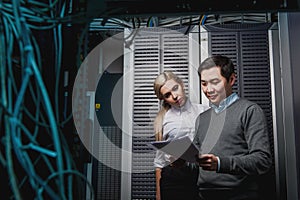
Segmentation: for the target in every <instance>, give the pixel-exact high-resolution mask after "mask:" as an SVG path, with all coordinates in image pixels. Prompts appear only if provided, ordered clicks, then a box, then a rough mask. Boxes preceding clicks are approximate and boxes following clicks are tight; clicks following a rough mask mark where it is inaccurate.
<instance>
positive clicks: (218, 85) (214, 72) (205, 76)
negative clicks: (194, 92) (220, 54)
mask: <svg viewBox="0 0 300 200" xmlns="http://www.w3.org/2000/svg"><path fill="white" fill-rule="evenodd" d="M234 82H235V76H234V74H232V76H231V77H230V80H229V82H228V81H227V80H226V78H225V77H223V76H222V75H221V69H220V67H217V66H216V67H212V68H210V69H205V70H203V71H202V72H201V88H202V91H203V93H204V94H205V96H206V97H207V98H208V99H209V101H210V102H211V103H213V104H214V105H217V106H218V105H219V104H220V102H221V101H222V100H223V99H225V98H226V97H227V96H229V95H230V94H231V93H232V86H233V84H234Z"/></svg>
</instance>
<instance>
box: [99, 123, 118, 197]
mask: <svg viewBox="0 0 300 200" xmlns="http://www.w3.org/2000/svg"><path fill="white" fill-rule="evenodd" d="M101 128H102V131H103V133H104V134H103V133H100V130H98V132H97V136H96V137H95V139H97V140H98V141H99V143H98V145H99V146H98V148H99V149H98V151H99V155H100V156H99V158H100V160H102V161H103V160H104V161H106V162H105V163H109V160H112V161H111V162H114V163H117V164H118V166H116V165H115V167H116V168H120V166H121V162H116V161H120V160H121V150H120V148H116V147H115V146H111V145H108V144H107V143H105V142H104V141H106V140H105V139H104V137H107V138H108V139H109V141H111V142H112V143H114V144H115V145H116V146H117V147H120V146H121V139H122V137H121V136H122V135H121V130H120V129H119V128H118V127H117V126H102V127H101ZM94 165H95V166H97V176H98V178H97V179H96V181H97V183H96V188H97V189H96V190H95V191H96V199H99V200H100V199H101V200H113V199H120V190H121V189H120V188H121V184H120V183H121V181H120V178H121V172H120V171H119V170H117V169H112V168H110V167H109V166H106V165H105V164H102V163H101V162H95V163H94Z"/></svg>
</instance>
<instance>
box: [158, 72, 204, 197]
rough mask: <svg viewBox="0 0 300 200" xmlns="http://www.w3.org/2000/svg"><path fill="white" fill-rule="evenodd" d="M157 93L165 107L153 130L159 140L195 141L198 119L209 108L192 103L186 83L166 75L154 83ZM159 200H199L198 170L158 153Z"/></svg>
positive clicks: (188, 164)
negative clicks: (185, 139) (187, 93)
mask: <svg viewBox="0 0 300 200" xmlns="http://www.w3.org/2000/svg"><path fill="white" fill-rule="evenodd" d="M154 92H155V94H156V96H157V98H158V99H159V100H161V103H162V107H161V110H160V111H159V112H158V114H157V116H156V118H155V121H154V129H155V135H156V140H158V141H161V140H172V139H175V138H180V137H183V136H189V137H190V138H191V139H192V140H193V138H194V132H195V121H196V118H197V116H198V115H199V114H200V113H202V112H203V111H205V110H207V109H208V106H205V105H201V104H195V103H191V102H190V100H189V98H188V97H187V96H186V94H185V90H184V83H183V81H182V80H181V79H180V78H179V77H178V76H176V75H175V74H174V73H172V72H169V71H166V72H163V73H162V74H160V75H159V76H157V78H156V79H155V81H154ZM154 166H155V168H156V199H157V200H166V199H167V200H168V199H172V200H176V199H180V200H182V199H189V200H193V199H198V198H199V197H198V189H197V176H198V167H197V166H196V165H193V164H191V163H187V162H185V161H183V160H181V159H178V160H176V159H175V158H173V157H171V156H170V155H167V154H165V153H163V152H161V151H159V150H158V151H157V152H156V157H155V159H154Z"/></svg>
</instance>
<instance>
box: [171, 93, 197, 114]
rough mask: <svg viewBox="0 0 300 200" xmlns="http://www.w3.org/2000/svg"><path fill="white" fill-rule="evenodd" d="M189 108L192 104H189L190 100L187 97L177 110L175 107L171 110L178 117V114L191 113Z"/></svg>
mask: <svg viewBox="0 0 300 200" xmlns="http://www.w3.org/2000/svg"><path fill="white" fill-rule="evenodd" d="M191 107H192V103H191V101H190V99H189V98H188V97H187V98H186V102H185V104H184V105H183V106H182V107H180V108H177V107H175V106H172V107H171V109H172V110H173V112H175V113H176V114H178V115H180V113H182V112H185V111H188V112H190V111H191V109H190V108H191Z"/></svg>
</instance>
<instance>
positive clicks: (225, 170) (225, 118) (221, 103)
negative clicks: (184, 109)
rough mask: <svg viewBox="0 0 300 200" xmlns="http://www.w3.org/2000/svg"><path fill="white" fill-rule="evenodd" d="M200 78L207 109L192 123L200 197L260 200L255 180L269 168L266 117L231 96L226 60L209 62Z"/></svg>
mask: <svg viewBox="0 0 300 200" xmlns="http://www.w3.org/2000/svg"><path fill="white" fill-rule="evenodd" d="M198 72H199V75H200V79H201V88H202V91H203V93H204V94H205V95H206V97H207V98H208V99H209V101H210V104H211V108H210V109H209V110H207V111H205V112H203V113H201V114H200V115H199V116H198V118H197V120H196V136H195V139H194V142H195V144H196V145H198V147H199V148H200V154H199V156H198V164H199V166H200V172H199V177H198V183H197V184H198V187H199V190H200V195H201V196H202V198H203V199H205V200H216V199H220V200H227V199H228V200H229V199H230V200H238V199H243V200H244V199H249V200H250V199H251V200H256V199H260V197H259V193H258V183H257V178H258V176H260V175H262V174H265V173H267V172H268V170H269V169H270V167H271V165H272V158H271V150H270V144H269V138H268V130H267V123H266V119H265V116H264V112H263V110H262V109H261V108H260V107H259V106H258V105H257V104H256V103H253V102H251V101H249V100H246V99H244V98H240V97H239V96H238V95H237V94H236V93H233V91H232V86H233V85H234V83H235V80H236V77H235V73H234V66H233V63H232V61H231V60H230V59H229V58H227V57H225V56H221V55H216V56H212V57H209V58H207V59H206V60H204V61H203V62H202V63H201V65H200V67H199V70H198Z"/></svg>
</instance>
